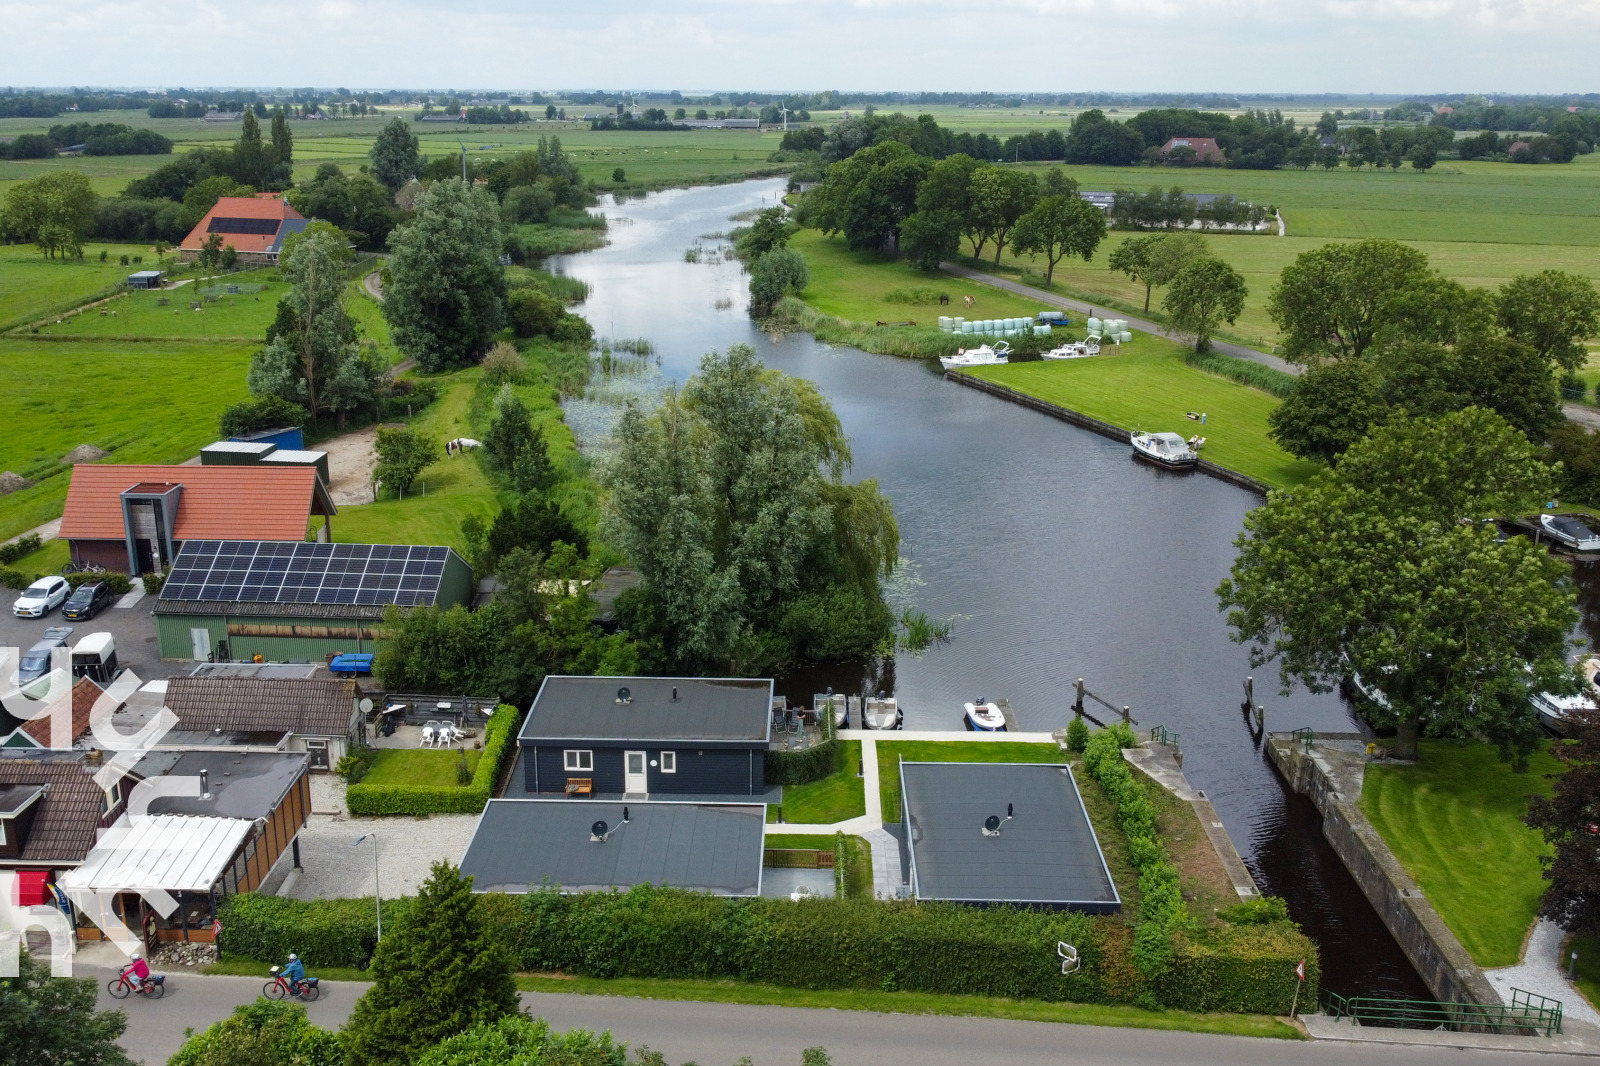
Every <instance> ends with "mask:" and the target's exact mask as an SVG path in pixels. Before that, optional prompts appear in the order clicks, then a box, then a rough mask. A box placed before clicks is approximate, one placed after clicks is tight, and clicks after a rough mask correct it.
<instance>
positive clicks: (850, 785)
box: [767, 740, 867, 825]
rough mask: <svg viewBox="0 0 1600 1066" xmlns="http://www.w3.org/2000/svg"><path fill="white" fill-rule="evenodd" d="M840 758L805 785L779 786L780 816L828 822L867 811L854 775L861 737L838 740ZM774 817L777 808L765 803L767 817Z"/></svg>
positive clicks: (861, 786)
mask: <svg viewBox="0 0 1600 1066" xmlns="http://www.w3.org/2000/svg"><path fill="white" fill-rule="evenodd" d="M838 743H839V744H841V745H843V746H844V762H843V764H842V765H840V767H839V769H837V770H835V771H834V772H833V773H831V774H829V775H828V776H827V777H824V778H823V779H822V780H820V781H813V782H811V783H810V784H807V785H784V786H783V820H784V821H785V822H794V823H796V824H802V825H828V824H830V823H832V822H842V821H844V820H845V819H846V818H856V817H859V816H860V815H863V814H866V813H867V793H866V788H865V786H864V783H863V781H862V779H861V778H860V777H858V776H856V775H857V772H858V771H859V770H860V768H861V741H859V740H841V741H838ZM777 820H778V811H777V809H776V808H775V807H773V806H772V805H771V804H769V805H768V806H767V821H769V822H775V821H777Z"/></svg>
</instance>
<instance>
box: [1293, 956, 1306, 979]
mask: <svg viewBox="0 0 1600 1066" xmlns="http://www.w3.org/2000/svg"><path fill="white" fill-rule="evenodd" d="M1294 974H1295V976H1296V977H1298V978H1300V980H1302V981H1304V980H1305V979H1306V960H1305V959H1301V960H1300V965H1298V966H1296V967H1295V968H1294Z"/></svg>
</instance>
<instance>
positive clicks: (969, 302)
mask: <svg viewBox="0 0 1600 1066" xmlns="http://www.w3.org/2000/svg"><path fill="white" fill-rule="evenodd" d="M963 299H965V300H966V301H967V306H968V307H971V306H972V305H973V304H975V303H977V302H978V299H977V297H975V296H966V297H963Z"/></svg>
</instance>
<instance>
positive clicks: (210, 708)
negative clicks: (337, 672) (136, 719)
mask: <svg viewBox="0 0 1600 1066" xmlns="http://www.w3.org/2000/svg"><path fill="white" fill-rule="evenodd" d="M361 700H362V691H361V686H360V685H359V684H357V683H356V682H355V681H351V680H346V679H342V678H333V677H321V678H316V677H313V678H259V677H173V678H169V679H168V680H167V684H166V706H167V709H168V710H170V711H171V712H172V713H173V714H175V715H177V716H178V724H177V726H176V727H174V728H175V730H176V731H178V732H179V733H181V734H208V735H211V736H215V737H234V736H239V735H259V734H270V735H272V736H275V737H276V738H278V739H277V740H276V741H275V742H274V744H273V747H274V748H275V749H276V750H279V751H291V752H304V753H306V754H307V755H308V756H310V766H311V769H313V770H330V769H332V768H333V767H335V766H337V765H338V764H339V760H340V759H342V758H344V757H345V756H346V755H348V754H349V753H350V752H351V750H352V749H354V748H355V747H357V746H359V745H360V744H361V743H362V741H363V739H364V737H365V727H364V725H363V722H362V712H361Z"/></svg>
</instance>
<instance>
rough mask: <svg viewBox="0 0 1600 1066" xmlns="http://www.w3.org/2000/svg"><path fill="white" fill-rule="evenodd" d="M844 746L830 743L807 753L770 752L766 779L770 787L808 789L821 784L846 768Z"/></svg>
mask: <svg viewBox="0 0 1600 1066" xmlns="http://www.w3.org/2000/svg"><path fill="white" fill-rule="evenodd" d="M843 760H844V745H842V744H840V743H839V742H838V741H837V740H827V741H823V742H822V743H821V744H818V745H817V746H816V747H813V748H807V749H806V750H805V751H774V750H772V749H771V748H769V749H767V753H766V771H765V774H766V777H765V780H766V782H767V784H768V785H769V786H770V785H807V784H810V783H811V782H813V781H821V780H822V779H823V778H824V777H827V776H828V775H829V774H831V773H833V772H834V771H835V770H837V769H839V767H840V766H842V765H843Z"/></svg>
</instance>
